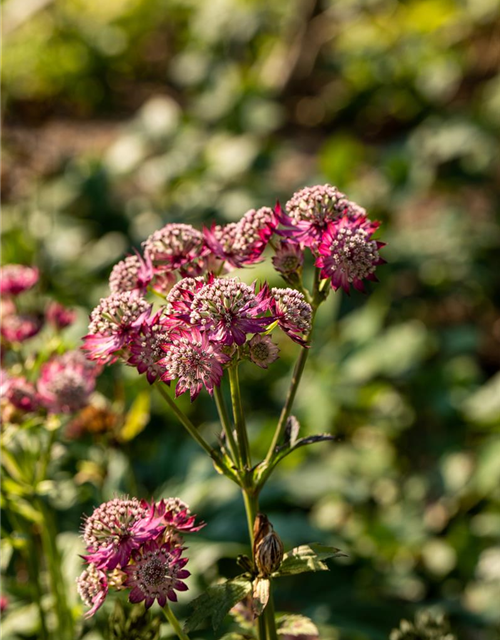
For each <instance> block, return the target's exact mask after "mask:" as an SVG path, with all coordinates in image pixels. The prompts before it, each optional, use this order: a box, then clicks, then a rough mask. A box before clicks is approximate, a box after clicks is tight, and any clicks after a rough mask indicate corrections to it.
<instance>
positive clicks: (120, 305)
mask: <svg viewBox="0 0 500 640" xmlns="http://www.w3.org/2000/svg"><path fill="white" fill-rule="evenodd" d="M150 312H151V305H150V304H149V303H148V302H147V301H146V300H144V298H141V297H140V296H139V295H137V294H136V293H135V292H133V291H124V292H122V293H113V294H111V295H110V296H108V297H107V298H102V299H101V301H100V303H99V304H98V305H97V307H96V308H95V309H94V310H93V311H92V313H91V314H90V325H89V333H88V335H86V336H85V337H84V342H85V344H84V346H83V348H84V350H85V351H88V352H89V358H91V359H92V360H98V361H100V362H102V363H105V362H113V361H114V360H116V357H117V355H116V354H117V352H118V351H120V350H121V349H122V348H123V347H125V346H127V345H128V343H129V341H130V340H131V338H132V337H133V336H134V334H136V333H137V331H138V330H139V327H140V326H141V325H142V323H143V322H144V321H145V320H146V318H147V317H148V316H149V314H150Z"/></svg>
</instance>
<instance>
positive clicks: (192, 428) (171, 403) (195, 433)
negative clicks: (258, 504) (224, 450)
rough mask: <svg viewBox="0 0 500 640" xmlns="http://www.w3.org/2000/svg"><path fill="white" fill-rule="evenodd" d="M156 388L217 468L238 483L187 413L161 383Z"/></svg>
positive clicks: (236, 477)
mask: <svg viewBox="0 0 500 640" xmlns="http://www.w3.org/2000/svg"><path fill="white" fill-rule="evenodd" d="M156 388H157V389H158V391H159V393H160V394H161V396H162V397H163V399H164V400H165V401H166V403H167V404H168V406H169V407H170V408H171V409H172V411H173V412H174V413H175V415H176V417H177V418H178V420H179V421H180V423H181V424H182V426H183V427H184V428H185V429H186V431H187V432H188V433H189V435H190V436H191V437H192V438H193V439H194V440H196V442H197V443H198V444H199V445H200V447H201V448H202V449H204V450H205V451H206V452H207V453H208V455H209V456H210V457H211V458H212V460H213V461H214V462H215V463H216V465H217V466H218V467H219V469H220V470H221V471H222V473H224V475H226V476H227V477H228V478H230V479H231V480H233V482H236V484H238V485H239V479H238V476H237V475H236V474H235V473H234V471H233V470H232V469H230V468H229V467H228V466H227V464H226V463H225V462H224V460H223V459H222V457H221V456H220V455H219V453H218V452H217V451H216V450H215V449H212V447H211V446H210V445H209V444H208V442H207V441H206V440H205V438H203V437H202V436H201V435H200V434H199V432H198V430H197V428H196V427H195V426H194V424H193V423H192V422H191V420H190V419H189V418H188V417H187V415H186V414H185V413H183V412H182V411H181V410H180V409H179V407H178V406H177V404H176V403H175V401H174V400H172V398H171V397H170V396H169V395H168V393H167V392H166V391H165V389H164V388H163V387H162V386H161V385H158V384H157V385H156Z"/></svg>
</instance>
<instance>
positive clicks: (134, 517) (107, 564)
mask: <svg viewBox="0 0 500 640" xmlns="http://www.w3.org/2000/svg"><path fill="white" fill-rule="evenodd" d="M164 528H165V525H162V524H161V523H159V522H158V519H155V518H154V509H152V508H150V507H149V505H148V504H147V503H146V502H144V501H139V500H137V499H136V498H132V499H130V500H129V499H127V498H115V499H114V500H110V501H109V502H105V503H104V504H102V505H101V506H100V507H98V508H97V509H95V510H94V513H93V514H92V515H91V516H90V517H89V518H87V520H86V522H85V526H84V530H83V539H84V541H85V543H86V545H87V547H88V551H89V554H88V555H87V556H86V559H87V561H89V562H92V563H94V564H95V565H96V566H97V567H99V568H101V569H104V568H106V569H114V568H115V567H117V566H118V565H120V566H121V567H125V566H126V565H127V563H128V561H129V560H130V555H131V553H132V551H133V550H134V549H137V548H138V547H139V546H140V545H141V544H143V543H144V542H146V541H148V540H151V539H154V538H156V537H158V535H159V534H160V533H161V532H162V531H163V529H164Z"/></svg>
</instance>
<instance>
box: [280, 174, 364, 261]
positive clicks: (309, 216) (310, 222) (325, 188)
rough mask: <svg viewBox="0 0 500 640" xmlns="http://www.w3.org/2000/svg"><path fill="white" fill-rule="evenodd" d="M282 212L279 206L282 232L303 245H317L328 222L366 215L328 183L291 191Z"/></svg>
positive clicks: (312, 246) (314, 247) (360, 208)
mask: <svg viewBox="0 0 500 640" xmlns="http://www.w3.org/2000/svg"><path fill="white" fill-rule="evenodd" d="M286 211H287V213H288V215H285V214H284V213H283V212H282V211H281V210H278V212H277V215H278V217H279V219H280V222H282V224H284V225H285V226H286V227H289V228H288V229H287V230H286V231H283V232H282V234H283V235H284V236H288V237H292V238H294V239H295V240H296V241H298V242H300V243H301V245H303V246H305V247H310V248H311V249H312V250H313V251H314V250H315V249H316V247H317V245H318V244H319V242H321V239H322V237H323V234H324V233H325V231H326V230H327V227H328V224H329V223H330V222H333V221H335V220H336V219H338V218H340V217H342V216H347V217H349V218H350V217H357V216H364V215H366V212H365V210H364V209H363V208H362V207H360V206H359V205H357V204H356V203H354V202H351V201H350V200H347V198H346V197H345V195H344V194H343V193H341V192H340V191H339V190H338V189H337V187H333V186H331V185H329V184H325V185H316V186H313V187H305V188H304V189H301V190H300V191H297V192H296V193H294V194H293V196H292V197H291V198H290V200H289V201H288V202H287V203H286Z"/></svg>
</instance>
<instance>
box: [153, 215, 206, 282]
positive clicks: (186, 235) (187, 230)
mask: <svg viewBox="0 0 500 640" xmlns="http://www.w3.org/2000/svg"><path fill="white" fill-rule="evenodd" d="M143 246H144V255H145V257H146V259H147V260H150V261H151V263H152V264H153V266H154V267H155V269H156V270H158V271H159V272H161V271H175V270H177V269H179V270H180V271H181V273H182V274H183V275H192V274H194V275H197V274H198V273H199V271H200V267H199V264H198V262H199V260H200V259H201V258H202V257H203V255H204V254H205V250H204V247H203V234H202V233H201V231H198V230H197V229H195V228H194V227H192V226H191V225H190V224H175V223H174V224H166V225H165V226H164V227H163V228H161V229H158V230H157V231H155V232H154V233H152V234H151V235H150V236H149V238H148V239H147V240H146V241H145V242H144V243H143Z"/></svg>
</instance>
